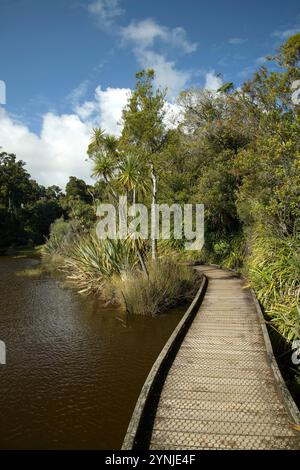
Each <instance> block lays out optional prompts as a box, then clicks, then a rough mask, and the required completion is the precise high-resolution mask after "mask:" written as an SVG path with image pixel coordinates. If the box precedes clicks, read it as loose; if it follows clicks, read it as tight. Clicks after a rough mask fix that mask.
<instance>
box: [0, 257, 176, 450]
mask: <svg viewBox="0 0 300 470" xmlns="http://www.w3.org/2000/svg"><path fill="white" fill-rule="evenodd" d="M38 263H39V261H38V260H36V259H29V258H25V259H24V258H23V259H17V258H9V257H1V258H0V291H1V296H0V339H1V340H3V341H5V342H6V347H7V364H6V365H5V366H3V365H0V381H1V395H0V407H1V416H0V427H1V437H0V448H2V449H5V448H6V449H12V448H14V449H43V448H44V449H64V448H72V449H89V448H90V449H91V448H95V449H117V448H120V446H121V442H122V439H123V436H124V433H125V431H126V428H127V424H128V421H129V419H130V416H131V413H132V410H133V408H134V405H135V402H136V399H137V396H138V394H139V391H140V388H141V387H142V384H143V382H144V380H145V378H146V376H147V374H148V372H149V370H150V368H151V365H152V364H153V362H154V360H155V358H156V357H157V355H158V353H159V352H160V350H161V348H162V347H163V345H164V344H165V342H166V340H167V338H168V337H169V335H170V333H171V332H172V331H173V329H174V327H175V326H176V324H177V323H178V320H179V318H180V317H181V315H182V312H183V309H180V310H179V311H177V312H173V313H171V314H168V315H165V316H162V317H159V318H146V317H132V316H131V317H128V316H126V315H125V314H124V312H122V311H120V310H118V309H112V308H109V307H105V306H104V305H103V304H101V302H99V301H98V300H96V299H94V298H84V297H81V296H79V295H78V294H76V293H74V292H73V291H71V290H69V289H64V288H62V287H61V286H60V283H59V281H58V280H57V279H54V278H51V277H50V276H49V275H45V274H40V275H38V276H32V277H28V276H24V275H22V273H21V275H20V271H22V270H24V269H28V268H33V267H35V266H36V265H37V264H38Z"/></svg>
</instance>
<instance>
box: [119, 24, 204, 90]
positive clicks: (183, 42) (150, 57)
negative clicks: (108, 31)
mask: <svg viewBox="0 0 300 470" xmlns="http://www.w3.org/2000/svg"><path fill="white" fill-rule="evenodd" d="M120 34H121V37H122V40H123V44H126V43H132V44H133V52H134V54H135V56H136V59H137V62H138V64H139V65H140V66H141V67H142V68H153V69H154V70H155V72H156V84H157V85H161V86H162V87H163V88H167V93H168V97H169V98H170V99H174V98H175V97H176V96H177V94H178V93H179V92H180V91H181V90H182V89H183V88H184V87H185V86H186V85H187V83H188V81H189V80H190V79H191V75H192V74H191V72H190V71H188V70H180V69H178V68H177V66H176V62H175V61H174V60H170V59H168V58H167V57H166V55H165V54H162V53H160V52H157V50H156V49H154V48H155V47H156V46H157V44H159V43H160V44H165V45H168V46H169V47H171V49H172V48H174V49H176V51H182V52H184V53H191V52H194V51H195V50H196V49H197V44H196V43H191V42H189V41H188V39H187V36H186V31H185V30H184V29H183V28H181V27H177V28H173V29H170V28H167V27H166V26H163V25H160V24H158V23H156V22H155V21H154V20H152V19H149V18H148V19H145V20H142V21H139V22H136V21H132V22H131V23H130V24H129V25H128V26H126V27H125V28H121V29H120Z"/></svg>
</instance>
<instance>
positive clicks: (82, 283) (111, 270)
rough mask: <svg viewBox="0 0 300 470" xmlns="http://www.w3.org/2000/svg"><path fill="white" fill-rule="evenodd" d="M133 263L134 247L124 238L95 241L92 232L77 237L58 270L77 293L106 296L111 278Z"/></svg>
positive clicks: (130, 266)
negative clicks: (61, 271) (64, 275)
mask: <svg viewBox="0 0 300 470" xmlns="http://www.w3.org/2000/svg"><path fill="white" fill-rule="evenodd" d="M136 263H137V256H136V253H135V250H134V248H133V247H132V245H131V244H130V243H127V242H126V240H118V239H117V240H110V239H106V240H99V239H98V238H97V237H96V236H95V235H88V236H86V237H82V238H80V239H79V240H78V241H76V242H75V243H74V244H73V247H72V249H71V251H70V253H69V254H68V256H67V257H66V258H65V262H64V265H63V267H62V270H63V271H64V272H65V273H66V279H67V281H69V283H70V284H72V285H73V286H75V287H76V288H77V289H78V290H79V292H80V293H85V294H90V293H93V292H94V293H98V294H100V295H101V296H102V297H106V294H105V292H106V291H107V290H109V292H110V295H112V293H111V290H110V289H109V286H110V283H111V279H112V277H113V276H114V275H121V273H122V272H125V271H126V272H127V271H130V270H131V269H133V267H134V266H135V265H136Z"/></svg>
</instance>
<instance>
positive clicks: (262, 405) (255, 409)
mask: <svg viewBox="0 0 300 470" xmlns="http://www.w3.org/2000/svg"><path fill="white" fill-rule="evenodd" d="M200 269H201V270H202V271H203V272H204V274H205V275H206V276H207V278H208V287H207V291H206V294H205V296H204V300H203V302H202V304H201V306H200V309H199V311H198V313H197V314H196V316H195V318H194V320H193V322H192V324H191V326H190V328H189V330H188V332H187V334H186V336H185V337H184V340H183V342H182V344H181V346H180V348H179V350H178V352H177V355H176V357H175V359H174V361H173V364H172V365H171V368H170V370H169V372H168V373H167V376H166V380H165V382H164V385H163V387H162V391H161V394H160V396H159V401H158V405H157V408H156V413H155V418H154V419H152V425H153V428H152V433H151V435H150V439H149V441H150V443H149V442H148V446H149V447H150V449H156V450H158V449H160V450H164V449H168V450H170V449H173V450H176V449H180V450H184V449H191V450H195V449H300V433H299V432H298V431H296V430H294V429H293V426H292V424H293V423H295V422H296V423H297V422H298V418H299V414H298V410H297V408H296V406H295V404H294V402H293V400H292V399H291V396H290V395H289V393H288V391H287V389H286V387H285V384H284V383H283V381H282V378H281V376H280V373H279V371H278V368H277V365H276V362H275V360H274V356H273V354H272V350H271V347H270V343H269V338H268V336H267V333H266V328H265V326H264V325H263V323H264V322H263V318H262V316H261V315H260V312H258V310H259V309H257V301H256V299H255V298H254V297H253V296H252V294H251V291H250V290H249V289H247V288H244V281H243V280H242V279H241V278H239V277H237V276H236V275H235V274H234V273H232V272H230V271H227V270H222V269H218V268H215V267H201V268H200ZM274 363H275V364H274Z"/></svg>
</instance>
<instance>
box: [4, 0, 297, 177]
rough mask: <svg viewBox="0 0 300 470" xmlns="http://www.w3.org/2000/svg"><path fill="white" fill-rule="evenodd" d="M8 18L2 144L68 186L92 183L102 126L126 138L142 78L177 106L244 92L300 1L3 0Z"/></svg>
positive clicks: (35, 171)
mask: <svg viewBox="0 0 300 470" xmlns="http://www.w3.org/2000/svg"><path fill="white" fill-rule="evenodd" d="M0 17H1V19H2V21H1V29H0V64H1V67H0V79H1V80H4V81H5V83H6V88H7V97H6V105H5V106H2V107H1V108H0V113H1V114H0V146H2V147H3V148H5V150H7V151H14V152H16V153H17V155H18V157H19V158H22V159H23V160H25V161H26V162H27V163H28V168H29V170H30V171H31V173H32V175H33V176H34V177H35V178H37V179H38V180H39V181H41V182H43V183H45V184H50V183H51V184H53V183H55V182H59V183H60V184H61V185H63V184H64V182H65V180H66V178H67V175H68V174H76V176H82V177H84V178H86V179H87V178H88V174H89V169H88V167H87V165H85V163H84V153H85V151H84V149H85V146H86V143H87V141H88V137H89V132H90V128H91V127H92V126H93V125H94V124H97V125H102V126H104V127H105V128H106V129H107V130H108V131H109V132H119V127H118V126H117V121H118V119H119V116H120V112H121V108H122V106H123V105H124V104H125V102H126V99H127V96H128V93H129V92H130V89H131V88H132V87H133V85H134V74H135V72H136V71H137V70H139V69H141V68H143V67H154V68H155V69H156V70H157V82H158V83H159V84H162V85H163V86H168V99H169V101H170V103H173V102H174V100H175V98H176V95H177V94H178V93H179V92H180V90H182V89H184V88H187V87H189V86H202V87H206V88H217V87H218V86H219V85H220V83H221V81H222V80H223V81H225V82H227V81H233V82H234V83H235V84H236V85H240V84H241V83H242V82H243V81H244V80H245V79H247V78H249V77H250V76H251V75H252V73H253V71H254V70H255V69H256V68H257V67H258V66H259V65H260V64H262V63H264V57H265V56H266V55H267V54H270V53H272V52H274V51H275V50H276V48H277V47H278V46H279V45H280V44H281V43H282V42H283V41H284V40H285V39H286V38H287V37H288V36H289V35H291V34H293V33H296V32H297V31H299V30H300V4H299V1H298V0H297V1H296V0H286V1H285V2H282V1H279V0H275V1H274V0H273V1H271V0H264V1H258V0H251V2H250V1H248V2H246V1H242V0H240V1H236V0H215V1H213V2H212V1H207V0H205V1H204V0H203V1H196V0H172V1H171V0H160V1H157V0H152V1H151V2H150V1H146V0H86V1H83V0H81V1H80V0H74V1H73V0H43V1H41V0H0ZM52 140H56V141H57V144H54V143H53V141H52ZM74 154H76V156H74ZM49 159H50V161H51V162H50V165H49V161H48V160H49ZM84 165H85V167H84ZM68 172H69V173H68Z"/></svg>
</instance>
